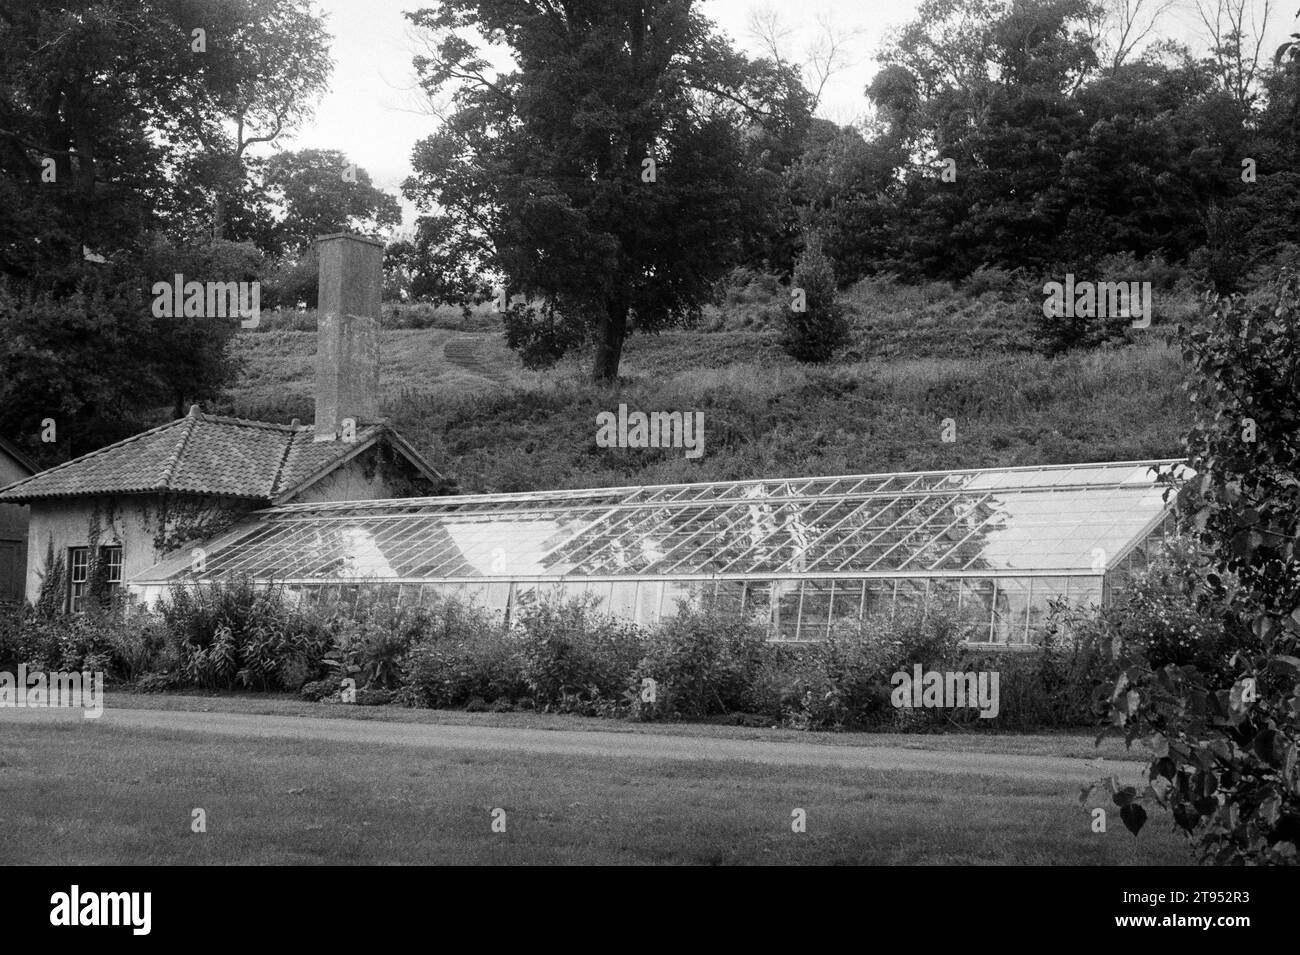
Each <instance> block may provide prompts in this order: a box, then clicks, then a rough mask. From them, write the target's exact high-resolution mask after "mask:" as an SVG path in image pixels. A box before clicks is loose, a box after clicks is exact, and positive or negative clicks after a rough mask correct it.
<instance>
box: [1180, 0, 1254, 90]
mask: <svg viewBox="0 0 1300 955" xmlns="http://www.w3.org/2000/svg"><path fill="white" fill-rule="evenodd" d="M1195 7H1196V14H1197V17H1198V18H1199V19H1200V21H1201V26H1202V28H1203V29H1204V33H1205V38H1206V40H1208V41H1209V44H1210V62H1211V63H1212V64H1213V66H1214V71H1215V74H1216V75H1217V76H1218V78H1219V82H1220V84H1221V85H1222V88H1223V90H1224V91H1225V92H1227V93H1228V94H1229V95H1231V96H1232V97H1233V99H1235V100H1236V101H1237V102H1238V103H1243V104H1245V103H1250V102H1251V101H1252V100H1253V99H1254V98H1255V84H1256V79H1257V78H1258V77H1259V72H1260V57H1261V55H1262V54H1263V52H1264V49H1263V47H1264V35H1265V33H1267V32H1268V23H1269V19H1270V18H1271V17H1272V14H1273V3H1272V0H1262V3H1256V0H1195Z"/></svg>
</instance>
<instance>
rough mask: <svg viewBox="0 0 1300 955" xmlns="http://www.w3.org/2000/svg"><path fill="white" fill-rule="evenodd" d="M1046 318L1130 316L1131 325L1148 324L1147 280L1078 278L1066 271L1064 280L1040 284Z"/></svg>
mask: <svg viewBox="0 0 1300 955" xmlns="http://www.w3.org/2000/svg"><path fill="white" fill-rule="evenodd" d="M1043 294H1044V295H1045V296H1046V298H1045V299H1044V300H1043V315H1044V316H1045V317H1047V318H1132V319H1134V320H1135V321H1134V322H1133V327H1134V328H1147V327H1149V326H1150V325H1151V283H1150V282H1078V283H1076V282H1075V281H1074V273H1073V272H1069V273H1067V274H1066V276H1065V281H1064V282H1048V283H1047V284H1046V285H1044V286H1043Z"/></svg>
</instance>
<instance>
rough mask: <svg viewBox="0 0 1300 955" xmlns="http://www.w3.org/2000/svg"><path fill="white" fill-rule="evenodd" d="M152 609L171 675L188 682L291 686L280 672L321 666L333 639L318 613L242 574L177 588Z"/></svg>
mask: <svg viewBox="0 0 1300 955" xmlns="http://www.w3.org/2000/svg"><path fill="white" fill-rule="evenodd" d="M160 612H161V614H162V618H163V620H164V621H165V622H166V625H167V630H168V638H169V642H170V643H171V645H172V647H173V648H174V649H175V666H176V669H177V678H178V681H179V682H180V683H182V684H185V685H190V686H202V687H216V688H221V689H233V688H234V687H235V686H236V685H238V686H244V687H251V688H253V689H260V690H268V689H297V687H295V686H292V685H291V683H287V682H286V678H287V679H288V680H290V681H294V680H298V679H300V678H301V677H310V676H314V675H318V674H320V673H321V672H323V670H324V668H325V658H326V654H327V653H328V652H329V650H330V649H331V646H332V643H333V640H332V638H331V637H330V634H329V630H328V628H327V627H326V626H325V624H324V623H323V622H322V621H321V619H320V618H318V617H317V616H315V615H314V614H312V613H311V612H310V611H307V610H302V609H299V608H297V607H292V606H290V605H289V604H288V603H286V602H285V600H284V599H283V597H282V595H281V593H280V591H279V589H278V588H275V587H269V588H267V587H258V586H255V585H254V584H253V583H252V582H251V581H248V580H240V581H235V582H232V583H223V584H212V585H202V586H199V585H196V586H194V587H190V588H177V589H176V590H174V591H173V592H172V593H171V594H170V595H169V596H168V598H167V599H166V600H165V601H163V602H162V604H161V606H160Z"/></svg>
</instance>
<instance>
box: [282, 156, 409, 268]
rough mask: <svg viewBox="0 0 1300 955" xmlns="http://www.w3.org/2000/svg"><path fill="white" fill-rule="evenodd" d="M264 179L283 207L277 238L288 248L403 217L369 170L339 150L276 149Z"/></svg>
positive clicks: (378, 226)
mask: <svg viewBox="0 0 1300 955" xmlns="http://www.w3.org/2000/svg"><path fill="white" fill-rule="evenodd" d="M263 182H264V184H265V186H266V188H267V190H268V192H269V193H270V194H271V196H272V197H273V198H274V199H275V200H276V201H277V202H278V204H279V205H280V206H281V207H282V208H283V217H282V218H281V219H280V221H279V222H278V223H277V225H276V229H275V232H276V236H277V238H278V239H279V240H280V244H282V245H283V246H284V247H285V248H287V249H290V250H292V251H302V250H303V249H305V248H306V247H307V246H308V245H310V244H311V243H312V242H313V241H315V239H316V237H317V236H320V235H329V234H330V233H333V232H344V231H363V230H371V229H381V228H387V227H391V226H396V225H399V224H401V221H402V209H401V206H400V205H398V202H397V198H396V197H395V196H391V195H389V194H388V193H386V192H384V191H383V190H382V189H377V188H375V186H374V185H373V184H372V182H371V179H370V173H368V172H366V170H364V169H362V168H360V167H359V166H356V165H355V164H350V163H349V162H348V160H347V156H345V155H344V154H343V153H342V152H341V151H339V150H337V149H303V150H299V151H296V152H282V153H276V154H275V155H274V156H272V157H271V159H270V160H269V161H268V162H267V164H266V173H265V176H264V179H263Z"/></svg>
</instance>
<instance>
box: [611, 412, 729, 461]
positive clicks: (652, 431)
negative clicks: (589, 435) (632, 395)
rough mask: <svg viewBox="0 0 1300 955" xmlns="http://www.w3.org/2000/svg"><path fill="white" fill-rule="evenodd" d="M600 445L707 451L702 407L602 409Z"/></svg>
mask: <svg viewBox="0 0 1300 955" xmlns="http://www.w3.org/2000/svg"><path fill="white" fill-rule="evenodd" d="M596 447H598V448H685V449H686V457H688V458H692V459H694V458H698V457H702V456H703V454H704V412H703V411H652V412H650V413H649V414H646V413H645V412H644V411H631V412H629V411H628V410H627V405H619V406H618V414H617V415H616V414H614V412H612V411H602V412H601V413H600V414H598V415H596Z"/></svg>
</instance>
